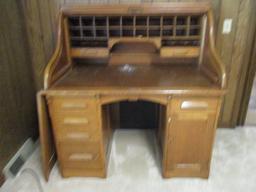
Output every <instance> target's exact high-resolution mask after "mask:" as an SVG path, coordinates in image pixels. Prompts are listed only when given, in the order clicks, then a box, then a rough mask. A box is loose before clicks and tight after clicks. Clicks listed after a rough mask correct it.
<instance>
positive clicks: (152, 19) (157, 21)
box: [149, 16, 161, 26]
mask: <svg viewBox="0 0 256 192" xmlns="http://www.w3.org/2000/svg"><path fill="white" fill-rule="evenodd" d="M160 23H161V17H157V16H153V17H149V25H159V26H160Z"/></svg>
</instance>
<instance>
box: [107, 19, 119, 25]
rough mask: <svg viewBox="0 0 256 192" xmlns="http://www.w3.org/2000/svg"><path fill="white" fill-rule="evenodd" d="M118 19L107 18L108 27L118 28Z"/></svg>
mask: <svg viewBox="0 0 256 192" xmlns="http://www.w3.org/2000/svg"><path fill="white" fill-rule="evenodd" d="M120 20H121V19H120V17H109V26H118V25H119V26H120Z"/></svg>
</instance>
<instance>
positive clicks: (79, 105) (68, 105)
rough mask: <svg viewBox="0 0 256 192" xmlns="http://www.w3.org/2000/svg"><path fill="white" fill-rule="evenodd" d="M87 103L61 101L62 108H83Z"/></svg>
mask: <svg viewBox="0 0 256 192" xmlns="http://www.w3.org/2000/svg"><path fill="white" fill-rule="evenodd" d="M86 107H87V105H86V104H85V103H62V105H61V108H63V109H85V108H86Z"/></svg>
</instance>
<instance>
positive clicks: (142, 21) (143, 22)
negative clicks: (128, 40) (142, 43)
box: [136, 17, 147, 26]
mask: <svg viewBox="0 0 256 192" xmlns="http://www.w3.org/2000/svg"><path fill="white" fill-rule="evenodd" d="M136 25H139V26H140V25H142V26H146V25H147V17H136Z"/></svg>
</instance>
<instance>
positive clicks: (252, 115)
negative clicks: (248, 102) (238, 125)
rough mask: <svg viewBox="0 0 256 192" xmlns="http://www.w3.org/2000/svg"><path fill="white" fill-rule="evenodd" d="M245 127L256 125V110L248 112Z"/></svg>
mask: <svg viewBox="0 0 256 192" xmlns="http://www.w3.org/2000/svg"><path fill="white" fill-rule="evenodd" d="M245 125H256V110H248V112H247V116H246V120H245Z"/></svg>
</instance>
